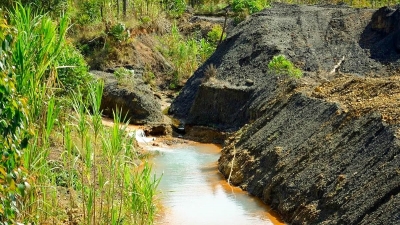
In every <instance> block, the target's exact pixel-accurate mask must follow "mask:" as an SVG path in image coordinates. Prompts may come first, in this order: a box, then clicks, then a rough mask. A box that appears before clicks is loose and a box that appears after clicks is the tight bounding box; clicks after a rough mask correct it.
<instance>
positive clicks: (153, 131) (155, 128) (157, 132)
mask: <svg viewBox="0 0 400 225" xmlns="http://www.w3.org/2000/svg"><path fill="white" fill-rule="evenodd" d="M143 130H144V133H145V134H146V136H149V135H150V136H165V135H171V134H172V127H171V124H166V123H152V124H148V125H147V126H146V127H145V128H144V129H143Z"/></svg>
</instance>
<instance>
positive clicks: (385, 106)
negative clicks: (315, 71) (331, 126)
mask: <svg viewBox="0 0 400 225" xmlns="http://www.w3.org/2000/svg"><path fill="white" fill-rule="evenodd" d="M311 96H313V97H316V98H321V99H325V100H327V101H330V102H337V103H340V104H341V105H342V107H343V108H345V110H346V111H350V112H352V113H354V116H356V117H359V116H361V115H365V114H367V113H369V112H371V111H379V112H380V113H381V114H382V119H383V121H385V122H388V123H390V124H399V123H400V77H398V76H393V77H389V78H360V77H352V76H345V77H341V78H338V79H335V80H333V81H332V82H328V83H325V84H323V85H321V86H318V87H316V88H315V89H314V93H312V95H311Z"/></svg>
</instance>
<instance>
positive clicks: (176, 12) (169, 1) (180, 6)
mask: <svg viewBox="0 0 400 225" xmlns="http://www.w3.org/2000/svg"><path fill="white" fill-rule="evenodd" d="M163 2H164V10H166V11H167V12H168V14H169V15H171V16H173V17H178V16H181V15H182V14H183V13H184V12H185V9H186V2H185V0H164V1H163Z"/></svg>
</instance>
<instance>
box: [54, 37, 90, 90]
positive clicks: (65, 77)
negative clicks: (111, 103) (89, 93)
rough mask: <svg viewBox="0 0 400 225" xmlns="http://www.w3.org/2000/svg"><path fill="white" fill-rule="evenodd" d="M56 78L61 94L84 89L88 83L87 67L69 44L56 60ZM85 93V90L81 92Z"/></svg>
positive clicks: (78, 53) (81, 57) (80, 55)
mask: <svg viewBox="0 0 400 225" xmlns="http://www.w3.org/2000/svg"><path fill="white" fill-rule="evenodd" d="M57 64H58V66H57V72H58V75H57V78H58V86H60V88H61V89H62V90H61V93H72V92H73V91H76V90H77V89H78V88H79V87H80V88H85V87H87V84H88V83H89V82H90V80H91V78H90V76H89V68H88V65H87V63H86V61H85V59H84V58H83V56H82V54H81V53H80V52H79V51H78V50H77V49H76V48H75V47H74V46H72V45H71V44H67V45H66V46H65V48H64V50H63V51H62V52H61V53H60V56H59V57H58V58H57ZM82 91H83V92H86V91H85V90H82Z"/></svg>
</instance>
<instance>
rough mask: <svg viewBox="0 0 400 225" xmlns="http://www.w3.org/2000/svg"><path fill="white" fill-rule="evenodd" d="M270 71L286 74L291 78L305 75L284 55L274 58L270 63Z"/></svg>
mask: <svg viewBox="0 0 400 225" xmlns="http://www.w3.org/2000/svg"><path fill="white" fill-rule="evenodd" d="M268 69H270V70H272V71H273V72H274V73H277V74H285V75H289V76H291V77H296V78H300V77H301V76H303V73H302V72H301V70H300V69H298V68H296V67H295V66H294V65H293V63H292V62H290V61H289V60H288V59H286V57H285V56H284V55H278V56H274V57H273V58H272V60H271V61H270V62H269V63H268Z"/></svg>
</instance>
